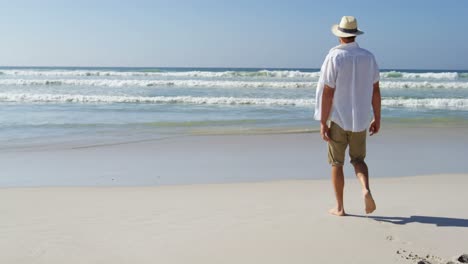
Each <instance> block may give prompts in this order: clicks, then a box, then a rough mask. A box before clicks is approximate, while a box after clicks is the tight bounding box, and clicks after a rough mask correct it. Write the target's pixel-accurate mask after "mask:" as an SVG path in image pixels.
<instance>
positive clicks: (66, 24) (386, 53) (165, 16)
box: [0, 0, 468, 70]
mask: <svg viewBox="0 0 468 264" xmlns="http://www.w3.org/2000/svg"><path fill="white" fill-rule="evenodd" d="M0 4H1V8H0V32H1V37H0V65H2V66H97V67H111V66H112V67H254V68H319V67H320V66H321V64H322V62H323V59H324V57H325V56H326V54H327V52H328V50H329V49H330V48H332V47H333V46H335V45H337V44H338V40H337V38H336V37H335V36H334V35H332V34H331V31H330V28H331V26H332V25H333V24H337V23H339V21H340V19H341V17H342V16H344V15H352V16H355V17H356V18H357V20H358V24H359V28H360V29H361V30H362V31H364V32H365V34H364V35H362V36H359V37H358V39H357V41H358V43H359V45H360V46H361V47H363V48H366V49H368V50H370V51H371V52H373V53H374V54H375V56H376V58H377V60H378V63H379V66H380V68H382V69H459V70H468V34H467V33H466V32H467V29H466V28H465V27H466V20H467V16H468V15H467V14H468V1H464V0H463V1H460V0H445V1H433V0H426V1H422V0H411V1H408V0H405V1H402V0H392V1H376V0H373V1H371V0H365V1H357V0H355V1H349V0H348V1H337V0H335V1H331V0H323V1H313V0H288V1H275V0H257V1H256V0H232V1H221V0H217V1H216V0H198V1H195V0H193V1H189V0H167V1H162V0H161V1H158V0H154V1H145V0H132V1H115V0H114V1H107V0H102V1H99V0H94V1H90V0H74V1H68V0H62V1H53V0H41V1H36V0H34V1H32V0H31V1H22V0H15V1H4V0H0Z"/></svg>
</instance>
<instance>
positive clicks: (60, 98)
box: [0, 93, 468, 110]
mask: <svg viewBox="0 0 468 264" xmlns="http://www.w3.org/2000/svg"><path fill="white" fill-rule="evenodd" d="M0 101H2V102H30V103H133V104H140V103H146V104H198V105H203V104H204V105H264V106H269V105H271V106H299V107H312V106H313V105H314V104H315V99H279V98H248V97H195V96H154V97H144V96H106V95H68V94H27V93H23V94H15V93H0ZM382 105H383V106H387V107H406V108H431V109H451V110H468V99H464V98H425V99H415V98H413V99H411V98H409V99H408V98H383V99H382Z"/></svg>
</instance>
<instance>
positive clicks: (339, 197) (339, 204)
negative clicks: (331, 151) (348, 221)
mask: <svg viewBox="0 0 468 264" xmlns="http://www.w3.org/2000/svg"><path fill="white" fill-rule="evenodd" d="M332 183H333V188H334V189H335V196H336V207H335V208H333V209H330V211H328V212H329V213H330V214H333V215H337V216H344V215H345V211H344V205H343V192H344V174H343V166H332Z"/></svg>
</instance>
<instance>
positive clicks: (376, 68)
mask: <svg viewBox="0 0 468 264" xmlns="http://www.w3.org/2000/svg"><path fill="white" fill-rule="evenodd" d="M373 61H374V83H376V82H378V81H380V71H379V65H377V62H376V61H375V58H373Z"/></svg>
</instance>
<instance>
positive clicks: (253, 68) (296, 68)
mask: <svg viewBox="0 0 468 264" xmlns="http://www.w3.org/2000/svg"><path fill="white" fill-rule="evenodd" d="M2 68H39V69H40V68H76V69H80V68H82V69H86V68H96V69H111V68H115V69H117V68H127V69H249V70H262V69H263V70H320V67H316V68H313V67H239V66H233V67H229V66H222V67H217V66H43V65H42V66H39V65H31V66H11V65H9V66H5V65H0V69H2ZM392 70H399V71H415V70H418V71H421V70H427V71H468V69H436V68H381V69H380V71H392Z"/></svg>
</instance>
